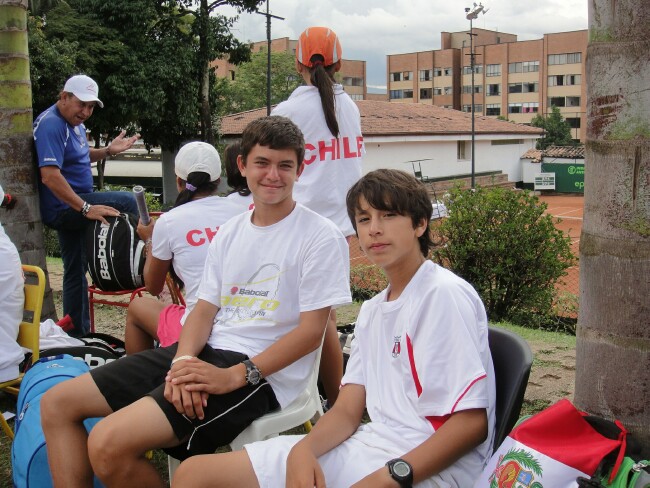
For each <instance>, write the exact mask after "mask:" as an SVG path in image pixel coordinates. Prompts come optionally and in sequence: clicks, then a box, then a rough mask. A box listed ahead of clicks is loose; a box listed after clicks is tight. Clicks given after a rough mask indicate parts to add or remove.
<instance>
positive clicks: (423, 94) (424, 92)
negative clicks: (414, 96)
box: [420, 88, 433, 100]
mask: <svg viewBox="0 0 650 488" xmlns="http://www.w3.org/2000/svg"><path fill="white" fill-rule="evenodd" d="M432 94H433V88H420V99H423V100H424V99H431V98H432V97H431V95H432Z"/></svg>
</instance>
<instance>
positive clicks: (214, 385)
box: [165, 300, 330, 419]
mask: <svg viewBox="0 0 650 488" xmlns="http://www.w3.org/2000/svg"><path fill="white" fill-rule="evenodd" d="M201 302H202V300H199V302H198V303H197V306H196V307H195V308H194V310H192V312H191V313H190V315H189V316H188V318H187V321H186V324H185V326H184V327H183V331H182V332H181V338H180V340H179V343H178V351H177V353H176V358H179V357H182V356H196V354H198V353H199V351H201V349H202V348H203V346H204V345H205V343H206V342H207V340H208V336H209V335H210V330H211V327H210V328H208V329H207V333H205V335H201V334H200V328H199V327H192V328H191V329H190V328H188V323H189V322H190V318H191V317H192V315H193V314H195V311H196V310H197V307H198V305H199V304H200V303H201ZM204 303H206V304H207V303H208V302H204ZM208 305H209V304H208ZM212 307H214V310H215V312H214V314H215V315H216V311H217V310H218V308H217V307H216V306H214V305H212ZM202 309H203V307H202ZM329 313H330V307H326V308H321V309H318V310H312V311H309V312H302V313H301V314H300V321H299V323H298V326H297V327H296V328H295V329H293V330H292V331H291V332H289V333H288V334H286V335H284V336H283V337H281V338H280V339H278V340H277V341H276V342H275V343H273V345H271V346H269V347H268V348H266V349H265V350H264V351H262V352H261V353H260V354H258V355H257V356H254V357H252V358H251V361H252V362H253V363H254V364H255V365H256V366H257V367H258V368H259V370H260V371H261V372H262V375H264V376H269V375H271V374H273V373H275V372H276V371H279V370H281V369H282V368H285V367H286V366H288V365H289V364H291V363H293V362H295V361H297V360H298V359H300V358H301V357H303V356H305V355H307V354H309V353H310V352H312V351H315V350H316V349H317V348H318V346H319V345H320V342H321V338H322V337H323V331H324V330H325V325H326V324H327V319H328V317H329ZM206 318H207V316H206ZM213 318H214V315H212V319H213ZM195 322H196V321H192V324H194V323H195ZM210 325H212V321H210ZM194 329H196V330H194ZM201 341H202V342H201ZM199 344H200V347H199ZM169 378H170V381H171V383H172V385H173V386H175V387H176V388H175V389H174V392H176V391H179V390H177V389H178V388H179V387H180V391H179V393H178V394H177V395H176V396H173V395H172V394H171V390H170V396H171V398H173V401H172V403H174V405H176V407H177V408H176V409H177V410H178V411H179V412H182V411H185V412H186V414H188V415H190V416H191V417H193V416H194V413H196V416H197V417H199V418H200V419H202V418H203V408H202V407H203V406H204V405H205V404H206V401H207V395H219V394H223V393H228V392H231V391H234V390H236V389H238V388H241V387H243V386H244V385H246V366H245V365H244V364H243V363H239V364H236V365H234V366H230V367H229V368H218V367H216V366H212V365H211V364H209V363H205V362H203V361H200V360H198V359H196V358H194V359H186V360H182V361H179V362H177V363H176V364H174V365H173V366H172V369H171V371H170V374H169ZM190 396H191V401H190V403H189V404H188V403H187V402H188V398H189V397H190ZM165 398H167V388H166V389H165ZM168 399H169V398H168ZM183 405H187V406H186V407H183ZM179 406H180V407H183V408H181V409H180V410H179ZM188 407H190V408H189V409H188Z"/></svg>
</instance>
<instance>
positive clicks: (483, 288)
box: [433, 187, 575, 326]
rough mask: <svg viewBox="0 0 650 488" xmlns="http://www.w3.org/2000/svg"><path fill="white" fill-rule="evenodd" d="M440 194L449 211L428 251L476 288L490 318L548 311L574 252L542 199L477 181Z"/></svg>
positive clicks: (525, 317)
mask: <svg viewBox="0 0 650 488" xmlns="http://www.w3.org/2000/svg"><path fill="white" fill-rule="evenodd" d="M445 200H446V201H445V204H446V205H447V208H448V209H449V217H448V218H447V219H445V221H444V222H443V223H442V224H441V225H440V226H439V228H438V229H437V230H436V232H437V233H438V234H439V235H438V237H439V238H440V239H442V242H443V245H442V246H440V247H438V248H437V249H435V250H434V251H433V256H434V258H435V259H436V260H438V261H439V262H441V263H442V264H443V265H444V266H446V267H448V268H449V269H451V270H452V271H454V272H455V273H457V274H458V275H460V276H462V277H463V278H464V279H465V280H467V281H468V282H469V283H471V284H472V285H473V286H474V288H476V291H477V292H478V293H479V295H480V296H481V298H482V299H483V303H484V304H485V308H486V310H487V313H488V316H489V318H490V321H501V320H510V321H513V322H516V323H519V324H521V325H535V326H539V325H541V323H540V322H542V323H543V322H544V321H545V320H546V319H545V317H546V318H548V317H550V316H551V315H553V302H554V297H555V284H556V282H557V281H558V279H559V278H560V277H562V276H564V275H565V274H566V269H567V268H569V267H570V266H572V265H573V264H574V261H575V256H574V255H573V253H572V252H571V248H570V239H569V237H568V236H565V235H564V233H563V232H562V231H560V230H558V229H557V228H556V227H555V225H554V221H553V218H552V217H551V216H550V215H544V210H545V209H546V204H545V203H543V202H540V201H539V199H538V198H537V197H536V196H534V195H533V194H531V193H529V192H525V191H513V190H509V189H504V188H492V189H485V188H480V187H479V188H477V189H476V190H462V189H460V188H454V189H453V190H451V191H450V193H449V194H448V195H447V196H446V198H445ZM540 318H542V320H541V321H540Z"/></svg>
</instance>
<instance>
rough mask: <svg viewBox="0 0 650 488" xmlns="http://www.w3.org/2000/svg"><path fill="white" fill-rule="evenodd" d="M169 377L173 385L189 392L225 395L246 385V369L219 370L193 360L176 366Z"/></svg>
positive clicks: (237, 366) (238, 366)
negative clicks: (182, 387) (181, 386)
mask: <svg viewBox="0 0 650 488" xmlns="http://www.w3.org/2000/svg"><path fill="white" fill-rule="evenodd" d="M167 377H168V380H169V381H170V382H171V383H172V385H184V387H185V388H184V389H185V390H186V391H188V392H204V393H207V394H209V395H223V394H224V393H230V392H231V391H234V390H236V389H238V388H241V387H243V386H244V385H245V384H246V367H245V366H244V365H243V364H237V365H235V366H231V367H230V368H219V367H217V366H215V365H213V364H210V363H206V362H205V361H201V360H200V359H198V358H192V359H186V360H185V361H181V362H179V363H177V364H175V365H174V367H172V369H171V370H170V372H169V374H168V375H167Z"/></svg>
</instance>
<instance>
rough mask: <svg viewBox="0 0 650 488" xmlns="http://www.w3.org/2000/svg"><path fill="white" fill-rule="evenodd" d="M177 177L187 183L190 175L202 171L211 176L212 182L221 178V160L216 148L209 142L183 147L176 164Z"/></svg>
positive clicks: (192, 143)
mask: <svg viewBox="0 0 650 488" xmlns="http://www.w3.org/2000/svg"><path fill="white" fill-rule="evenodd" d="M174 169H175V171H176V176H178V177H179V178H182V179H184V180H185V181H187V177H188V175H189V174H190V173H194V172H197V171H201V172H203V173H208V174H209V175H210V181H216V180H218V179H219V177H220V176H221V158H220V157H219V153H218V152H217V150H216V149H215V148H214V146H212V145H210V144H208V143H207V142H190V143H188V144H185V145H184V146H183V147H181V149H180V151H178V154H177V155H176V160H175V163H174Z"/></svg>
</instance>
